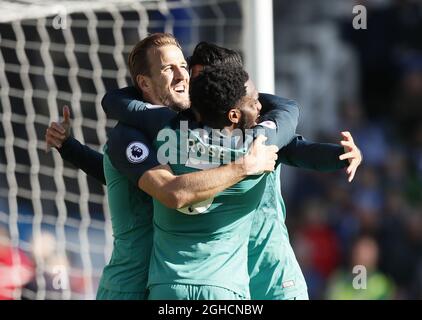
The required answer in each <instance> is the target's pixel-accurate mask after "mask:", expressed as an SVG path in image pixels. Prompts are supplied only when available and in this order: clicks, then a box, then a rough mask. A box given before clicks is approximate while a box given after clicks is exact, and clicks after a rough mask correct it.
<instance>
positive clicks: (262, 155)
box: [244, 135, 278, 175]
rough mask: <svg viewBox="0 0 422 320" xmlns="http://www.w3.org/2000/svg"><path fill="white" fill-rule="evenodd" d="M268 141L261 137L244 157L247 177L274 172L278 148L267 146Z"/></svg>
mask: <svg viewBox="0 0 422 320" xmlns="http://www.w3.org/2000/svg"><path fill="white" fill-rule="evenodd" d="M266 140H267V137H265V136H263V135H259V136H258V137H257V138H256V139H255V141H254V142H253V144H252V146H251V147H250V149H249V152H248V154H247V155H246V156H245V157H244V164H245V170H246V175H256V174H261V173H263V172H271V171H274V168H275V162H276V160H277V152H278V148H277V147H276V146H274V145H272V146H267V145H265V144H264V142H265V141H266Z"/></svg>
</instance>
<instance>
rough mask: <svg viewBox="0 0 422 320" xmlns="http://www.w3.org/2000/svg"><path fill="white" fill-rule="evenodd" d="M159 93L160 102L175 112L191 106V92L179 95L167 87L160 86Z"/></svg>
mask: <svg viewBox="0 0 422 320" xmlns="http://www.w3.org/2000/svg"><path fill="white" fill-rule="evenodd" d="M157 93H158V94H157V96H158V98H159V100H160V103H161V104H162V105H163V106H166V107H169V108H170V109H172V110H173V111H175V112H181V111H184V110H187V109H189V108H190V99H189V94H186V96H184V95H178V94H177V93H173V92H170V91H169V90H167V89H166V88H160V89H159V90H158V92H157Z"/></svg>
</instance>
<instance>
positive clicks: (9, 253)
mask: <svg viewBox="0 0 422 320" xmlns="http://www.w3.org/2000/svg"><path fill="white" fill-rule="evenodd" d="M33 276H34V265H33V263H32V261H31V260H30V259H29V258H28V257H27V256H26V255H25V254H24V252H23V251H22V250H20V249H19V248H14V247H13V246H12V245H11V242H10V238H9V234H8V232H7V230H6V229H5V228H3V227H2V226H0V300H13V299H15V298H19V297H20V295H15V292H16V290H20V289H22V287H23V286H24V285H25V284H27V283H28V282H29V281H30V280H31V279H32V278H33Z"/></svg>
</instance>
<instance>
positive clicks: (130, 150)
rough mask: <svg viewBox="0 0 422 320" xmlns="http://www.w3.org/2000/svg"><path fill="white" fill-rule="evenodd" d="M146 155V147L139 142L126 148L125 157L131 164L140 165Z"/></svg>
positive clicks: (147, 153)
mask: <svg viewBox="0 0 422 320" xmlns="http://www.w3.org/2000/svg"><path fill="white" fill-rule="evenodd" d="M148 155H149V150H148V148H147V146H146V145H145V144H143V143H142V142H139V141H134V142H131V143H130V144H129V145H128V146H127V148H126V157H127V159H128V160H129V162H131V163H141V162H142V161H144V160H145V159H146V158H148Z"/></svg>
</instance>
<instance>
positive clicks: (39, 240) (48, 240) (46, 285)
mask: <svg viewBox="0 0 422 320" xmlns="http://www.w3.org/2000/svg"><path fill="white" fill-rule="evenodd" d="M32 254H33V257H34V261H35V262H36V265H37V269H36V270H37V272H36V277H34V279H33V281H32V282H31V283H29V284H28V285H27V286H26V287H27V289H29V290H31V291H33V292H37V294H39V295H42V297H43V298H44V299H61V298H62V295H63V294H64V293H65V292H68V290H70V288H69V262H68V260H67V257H66V256H65V255H62V254H60V253H59V252H58V250H57V241H56V238H55V236H54V235H53V234H52V233H49V232H46V231H42V232H41V233H40V234H36V235H34V236H33V239H32ZM44 294H45V296H44Z"/></svg>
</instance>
